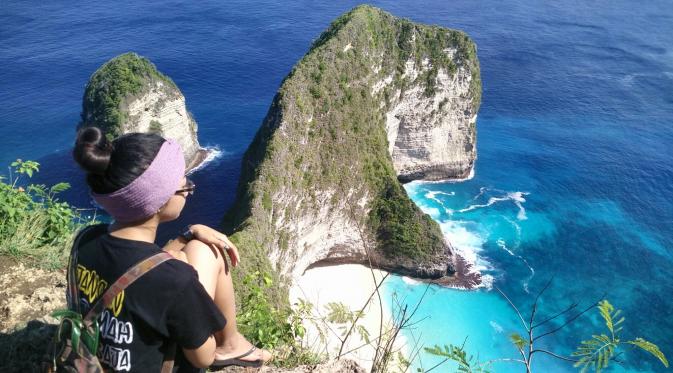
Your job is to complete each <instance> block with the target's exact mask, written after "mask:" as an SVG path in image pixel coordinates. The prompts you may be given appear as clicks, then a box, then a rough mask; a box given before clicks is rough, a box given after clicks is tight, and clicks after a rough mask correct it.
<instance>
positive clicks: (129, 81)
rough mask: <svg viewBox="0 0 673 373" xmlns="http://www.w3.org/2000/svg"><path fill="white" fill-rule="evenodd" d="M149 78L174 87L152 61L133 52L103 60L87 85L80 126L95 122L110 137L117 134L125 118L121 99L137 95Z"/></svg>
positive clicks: (147, 85) (145, 86)
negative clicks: (104, 61) (102, 63)
mask: <svg viewBox="0 0 673 373" xmlns="http://www.w3.org/2000/svg"><path fill="white" fill-rule="evenodd" d="M151 81H162V82H164V83H166V84H168V85H170V86H172V87H175V88H176V89H177V87H176V86H175V83H173V81H172V80H171V79H170V78H169V77H167V76H165V75H163V74H161V73H160V72H159V71H158V70H157V68H156V67H155V66H154V64H152V62H150V61H149V60H148V59H146V58H144V57H141V56H139V55H137V54H136V53H133V52H129V53H125V54H122V55H120V56H117V57H115V58H113V59H111V60H110V61H108V62H106V63H105V64H104V65H103V66H101V67H100V68H99V69H98V70H96V72H95V73H94V74H93V75H92V76H91V78H90V79H89V83H88V84H87V86H86V89H85V91H84V99H83V104H82V122H81V123H80V126H88V125H94V124H95V125H96V126H99V127H101V128H104V129H105V130H106V132H107V133H108V134H109V135H110V136H111V137H113V138H114V137H117V136H119V135H120V134H121V127H122V124H123V123H124V121H125V120H126V118H125V115H124V110H123V108H122V105H123V104H124V100H126V99H128V98H129V97H133V96H137V95H139V94H140V93H141V92H142V91H143V90H144V89H146V88H147V87H149V86H150V85H149V84H148V82H151Z"/></svg>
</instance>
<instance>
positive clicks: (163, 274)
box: [152, 258, 199, 290]
mask: <svg viewBox="0 0 673 373" xmlns="http://www.w3.org/2000/svg"><path fill="white" fill-rule="evenodd" d="M153 272H154V273H153V276H152V277H156V278H160V279H161V281H162V282H164V283H165V284H171V286H175V289H176V290H177V289H180V288H182V287H184V286H186V285H187V284H189V283H192V282H194V281H197V282H198V280H199V277H198V274H197V273H196V270H194V268H193V267H192V266H191V265H189V264H188V263H185V262H183V261H181V260H179V259H177V258H174V259H170V260H167V261H166V262H164V263H161V264H160V265H159V266H158V267H157V268H156V270H154V271H153Z"/></svg>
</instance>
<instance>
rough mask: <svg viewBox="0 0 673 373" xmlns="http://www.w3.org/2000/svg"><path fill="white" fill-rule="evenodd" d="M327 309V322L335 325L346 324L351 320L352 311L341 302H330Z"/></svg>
mask: <svg viewBox="0 0 673 373" xmlns="http://www.w3.org/2000/svg"><path fill="white" fill-rule="evenodd" d="M325 308H327V312H328V313H327V321H329V322H332V323H335V324H345V323H347V322H348V321H350V320H351V311H350V310H349V309H348V307H347V306H346V305H345V304H343V303H340V302H330V303H328V304H327V305H325Z"/></svg>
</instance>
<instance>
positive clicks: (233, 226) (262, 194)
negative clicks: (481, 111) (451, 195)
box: [223, 6, 481, 284]
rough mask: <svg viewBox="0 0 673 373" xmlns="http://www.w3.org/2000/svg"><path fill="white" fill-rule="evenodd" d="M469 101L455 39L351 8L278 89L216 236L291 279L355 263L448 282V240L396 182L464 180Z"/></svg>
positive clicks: (467, 51) (462, 45) (471, 148)
mask: <svg viewBox="0 0 673 373" xmlns="http://www.w3.org/2000/svg"><path fill="white" fill-rule="evenodd" d="M480 92H481V80H480V76H479V64H478V61H477V58H476V47H475V46H474V43H473V42H472V41H471V40H470V39H469V38H468V37H467V35H465V34H464V33H462V32H459V31H455V30H448V29H445V28H441V27H437V26H426V25H419V24H415V23H412V22H410V21H408V20H404V19H400V18H396V17H394V16H392V15H390V14H388V13H386V12H383V11H381V10H380V9H377V8H373V7H370V6H360V7H357V8H355V9H353V10H352V11H350V12H348V13H346V14H344V15H343V16H341V17H339V18H338V19H337V20H336V21H334V23H333V24H332V25H331V26H330V28H328V29H327V30H326V31H325V32H324V33H323V34H322V35H321V36H320V37H319V38H318V40H317V41H316V42H315V43H314V45H313V46H312V48H311V50H310V51H309V53H308V54H307V55H306V56H304V58H302V60H301V61H299V62H298V63H297V65H296V66H295V67H294V68H293V70H292V72H291V73H290V74H289V75H288V77H287V78H286V79H285V80H284V81H283V84H282V86H281V88H280V89H279V91H278V94H277V95H276V97H275V98H274V102H273V103H272V105H271V108H270V109H269V112H268V114H267V116H266V118H265V120H264V122H263V123H262V126H261V128H260V129H259V131H258V133H257V135H256V136H255V139H254V140H253V142H252V144H251V145H250V146H249V148H248V150H247V151H246V153H245V155H244V158H243V162H242V167H241V179H240V182H239V189H238V195H237V199H236V202H235V203H234V205H233V207H232V208H231V209H230V211H229V212H228V213H227V215H226V216H225V218H224V220H223V225H224V228H225V231H226V232H227V233H232V234H233V236H232V237H233V239H234V240H236V242H238V243H239V244H240V245H241V246H243V247H251V248H252V247H254V248H257V250H258V251H257V252H255V253H254V254H252V255H256V256H259V257H264V258H268V260H269V264H270V265H271V266H272V267H273V268H274V269H275V270H276V271H277V272H278V273H280V274H281V275H285V276H287V278H289V279H290V281H292V279H293V278H296V277H297V276H301V274H302V273H303V272H304V271H305V270H306V269H307V268H310V267H311V266H315V265H324V264H336V263H358V264H365V265H369V266H372V267H375V268H381V269H384V270H388V271H392V272H395V273H399V274H403V275H408V276H411V277H416V278H422V279H428V280H433V281H440V280H441V282H442V283H443V284H450V283H451V281H452V280H451V279H452V278H459V277H460V276H454V275H455V268H456V263H457V261H456V258H455V255H454V254H453V252H452V249H451V246H450V243H448V242H446V241H445V240H444V238H443V236H442V233H441V231H440V229H439V226H438V225H437V223H436V222H434V221H432V219H430V217H428V216H427V215H425V214H424V213H423V212H422V211H420V209H419V208H418V207H417V206H415V205H414V204H413V202H412V201H411V200H410V199H409V197H408V196H407V194H406V192H405V191H404V189H403V188H402V187H401V184H400V183H399V181H403V182H404V181H410V180H421V179H422V180H438V179H447V178H462V177H465V176H466V175H467V174H469V172H470V170H471V168H472V166H473V164H474V160H475V157H476V150H475V145H476V144H475V132H476V131H475V119H476V113H477V111H478V107H479V102H480V94H481V93H480ZM398 180H399V181H398Z"/></svg>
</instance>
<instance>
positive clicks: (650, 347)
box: [626, 338, 668, 368]
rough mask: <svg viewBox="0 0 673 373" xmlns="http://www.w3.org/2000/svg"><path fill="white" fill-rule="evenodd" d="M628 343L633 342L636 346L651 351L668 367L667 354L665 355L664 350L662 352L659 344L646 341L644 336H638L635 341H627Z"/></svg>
mask: <svg viewBox="0 0 673 373" xmlns="http://www.w3.org/2000/svg"><path fill="white" fill-rule="evenodd" d="M626 343H628V344H632V345H634V346H638V347H640V348H641V349H643V350H645V351H647V352H649V353H651V354H652V355H654V357H656V358H657V359H659V361H661V363H662V364H664V366H665V367H666V368H668V360H666V356H665V355H664V353H663V352H661V350H660V349H659V347H658V346H657V345H655V344H654V343H652V342H649V341H646V340H644V339H642V338H636V339H635V340H633V341H626Z"/></svg>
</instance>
